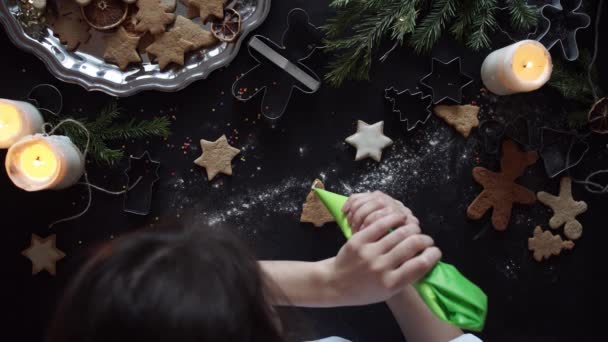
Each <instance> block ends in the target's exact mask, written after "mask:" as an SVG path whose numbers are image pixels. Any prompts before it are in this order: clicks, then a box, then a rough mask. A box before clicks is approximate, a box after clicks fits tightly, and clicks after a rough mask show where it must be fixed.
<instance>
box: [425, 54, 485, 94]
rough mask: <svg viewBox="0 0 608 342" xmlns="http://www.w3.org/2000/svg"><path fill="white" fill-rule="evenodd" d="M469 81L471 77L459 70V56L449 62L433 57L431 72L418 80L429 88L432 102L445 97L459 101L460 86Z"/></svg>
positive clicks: (467, 83)
mask: <svg viewBox="0 0 608 342" xmlns="http://www.w3.org/2000/svg"><path fill="white" fill-rule="evenodd" d="M471 82H473V79H472V78H471V77H470V76H468V75H467V74H465V73H463V72H462V70H461V61H460V57H456V58H454V59H452V60H451V61H449V62H443V61H440V60H439V59H437V58H434V57H433V63H432V65H431V73H430V74H428V75H426V76H424V77H423V78H422V79H421V80H420V83H421V84H422V85H424V86H426V87H427V88H429V89H431V91H432V94H433V103H434V104H437V103H439V102H441V101H443V100H445V99H450V100H452V101H454V102H456V103H461V102H462V88H464V87H466V86H467V85H469V84H470V83H471Z"/></svg>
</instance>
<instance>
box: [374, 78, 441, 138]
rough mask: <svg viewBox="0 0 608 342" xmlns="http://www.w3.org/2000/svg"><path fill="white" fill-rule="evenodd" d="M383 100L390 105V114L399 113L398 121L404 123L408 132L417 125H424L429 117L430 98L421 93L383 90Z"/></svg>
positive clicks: (391, 88)
mask: <svg viewBox="0 0 608 342" xmlns="http://www.w3.org/2000/svg"><path fill="white" fill-rule="evenodd" d="M384 98H385V99H386V100H387V101H388V102H390V103H391V106H392V107H391V110H392V112H393V113H399V120H400V121H402V122H405V123H406V129H407V131H408V132H409V131H411V130H413V129H414V128H416V126H418V125H419V124H420V125H424V124H425V123H426V122H427V121H428V120H429V118H430V117H431V102H432V101H431V96H430V95H424V94H423V93H422V92H421V91H417V92H410V90H409V89H406V90H403V91H398V90H397V89H395V87H390V88H387V89H385V90H384ZM402 109H403V110H402ZM405 111H407V114H406V113H405Z"/></svg>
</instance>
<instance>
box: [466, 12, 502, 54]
mask: <svg viewBox="0 0 608 342" xmlns="http://www.w3.org/2000/svg"><path fill="white" fill-rule="evenodd" d="M495 12H496V0H482V1H478V2H477V6H476V8H475V16H474V18H473V22H472V24H471V30H470V31H471V32H470V35H469V39H468V40H467V47H469V48H471V49H473V50H476V51H477V50H481V49H484V48H488V47H490V45H491V44H490V37H489V36H488V34H489V33H491V32H492V31H494V27H495V26H496V19H495V18H494V13H495Z"/></svg>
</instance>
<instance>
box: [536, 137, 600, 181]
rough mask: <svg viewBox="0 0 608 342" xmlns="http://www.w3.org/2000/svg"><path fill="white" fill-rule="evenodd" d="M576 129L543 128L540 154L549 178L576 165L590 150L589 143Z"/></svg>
mask: <svg viewBox="0 0 608 342" xmlns="http://www.w3.org/2000/svg"><path fill="white" fill-rule="evenodd" d="M584 139H585V136H581V135H579V134H577V133H576V131H570V132H568V131H560V130H557V129H553V128H549V127H542V128H541V147H540V152H539V154H540V156H541V158H542V159H543V163H544V165H545V171H546V172H547V175H548V176H549V178H554V177H556V176H558V175H560V174H561V173H563V172H565V171H567V170H569V169H571V168H573V167H575V166H576V165H578V164H579V163H580V162H581V161H583V158H584V157H585V155H586V154H587V152H588V151H589V148H590V147H589V144H588V143H587V142H586V141H585V140H584Z"/></svg>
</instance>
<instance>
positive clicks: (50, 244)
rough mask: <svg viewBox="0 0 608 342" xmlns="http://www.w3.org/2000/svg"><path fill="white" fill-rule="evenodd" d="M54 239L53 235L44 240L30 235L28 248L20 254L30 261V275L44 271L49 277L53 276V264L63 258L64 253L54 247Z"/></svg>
mask: <svg viewBox="0 0 608 342" xmlns="http://www.w3.org/2000/svg"><path fill="white" fill-rule="evenodd" d="M56 238H57V236H56V235H55V234H53V235H51V236H49V237H47V238H45V239H43V238H41V237H40V236H38V235H36V234H32V242H31V244H30V247H28V248H27V249H25V250H23V252H21V254H22V255H24V256H26V257H27V258H28V259H30V260H31V261H32V274H38V273H39V272H40V271H42V270H46V271H47V272H49V273H50V274H51V275H55V268H56V267H55V266H56V265H55V264H56V263H57V261H59V260H61V259H63V258H64V257H65V253H63V252H62V251H60V250H59V249H57V247H55V241H56Z"/></svg>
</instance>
